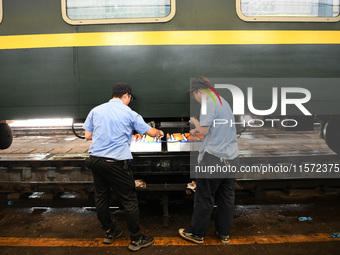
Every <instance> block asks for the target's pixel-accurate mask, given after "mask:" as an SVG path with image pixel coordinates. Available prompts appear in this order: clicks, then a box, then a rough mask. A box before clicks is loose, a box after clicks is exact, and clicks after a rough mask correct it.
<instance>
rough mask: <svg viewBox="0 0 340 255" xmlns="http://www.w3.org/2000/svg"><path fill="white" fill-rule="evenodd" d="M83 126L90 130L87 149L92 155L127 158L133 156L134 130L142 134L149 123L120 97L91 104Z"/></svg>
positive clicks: (117, 158) (147, 128)
mask: <svg viewBox="0 0 340 255" xmlns="http://www.w3.org/2000/svg"><path fill="white" fill-rule="evenodd" d="M83 128H84V129H85V130H87V131H90V132H93V135H92V145H91V147H90V149H89V153H90V154H91V155H92V156H96V157H104V158H112V159H115V160H126V159H132V154H131V151H130V144H131V138H132V134H133V130H136V131H137V132H138V133H139V134H144V133H146V132H147V131H148V130H149V129H150V128H151V127H150V126H149V125H148V124H146V123H145V121H144V120H143V118H142V116H140V115H139V114H138V113H136V112H135V111H133V110H131V108H130V107H128V106H127V105H125V104H124V103H123V101H122V100H120V99H116V98H114V99H111V100H110V101H109V102H107V103H104V104H101V105H99V106H97V107H95V108H93V109H92V110H91V111H90V113H89V115H88V116H87V118H86V120H85V123H84V125H83Z"/></svg>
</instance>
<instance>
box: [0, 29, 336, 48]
mask: <svg viewBox="0 0 340 255" xmlns="http://www.w3.org/2000/svg"><path fill="white" fill-rule="evenodd" d="M247 44H340V31H287V30H275V31H268V30H256V31H254V30H235V31H231V30H229V31H225V30H223V31H213V30H211V31H143V32H140V31H139V32H96V33H62V34H34V35H10V36H0V49H3V50H4V49H29V48H56V47H57V48H58V47H90V46H132V45H135V46H137V45H140V46H142V45H247Z"/></svg>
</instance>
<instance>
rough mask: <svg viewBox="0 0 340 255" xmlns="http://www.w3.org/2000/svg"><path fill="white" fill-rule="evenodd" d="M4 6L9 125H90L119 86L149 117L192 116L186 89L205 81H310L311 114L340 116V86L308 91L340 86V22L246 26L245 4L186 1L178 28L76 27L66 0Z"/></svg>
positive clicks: (2, 99) (1, 99)
mask: <svg viewBox="0 0 340 255" xmlns="http://www.w3.org/2000/svg"><path fill="white" fill-rule="evenodd" d="M0 4H1V1H0ZM2 7H3V19H2V22H1V23H0V66H1V68H0V77H1V80H0V87H1V91H0V107H1V108H0V119H1V120H7V119H18V118H38V117H40V118H43V117H51V116H54V117H72V118H75V119H84V118H85V117H86V115H87V113H88V112H89V110H90V109H91V108H93V107H94V106H95V105H98V104H101V103H103V102H105V101H108V100H109V98H110V96H111V87H112V85H113V84H114V82H118V81H124V82H127V83H130V84H131V85H132V87H133V90H134V92H135V94H136V96H137V98H138V100H136V101H134V102H132V103H131V108H133V109H134V110H136V111H137V112H139V113H140V114H141V115H143V116H144V117H146V118H148V119H153V118H163V119H171V118H183V117H189V116H190V102H189V101H190V100H189V95H188V94H185V93H184V91H185V90H187V89H188V87H189V83H190V78H193V77H196V76H200V75H204V76H206V77H209V78H233V79H234V78H240V79H241V78H268V79H271V78H275V79H277V78H282V79H286V78H301V79H305V80H304V81H303V82H302V83H301V84H303V86H304V88H306V89H308V90H310V91H311V93H312V99H311V102H310V104H309V106H308V107H310V109H312V111H311V113H312V114H313V115H332V116H333V115H339V109H340V104H339V100H338V98H337V96H336V95H339V94H340V93H339V92H340V87H339V86H336V82H337V81H336V80H333V81H332V82H330V83H329V84H320V86H319V85H318V84H317V83H315V82H314V83H310V84H309V83H308V81H309V80H308V79H310V78H325V80H320V82H326V81H329V80H326V79H329V78H332V79H339V78H340V58H339V57H338V56H340V23H339V22H245V21H243V20H241V19H240V18H239V17H238V16H237V13H236V1H222V0H214V1H203V0H190V1H189V0H186V1H176V14H175V16H174V18H173V19H171V20H170V21H168V22H159V23H129V24H93V25H70V24H67V23H66V22H65V21H64V20H63V18H62V14H61V13H62V10H61V1H60V0H51V1H43V0H31V1H19V0H18V1H10V0H3V1H2ZM246 86H248V85H246ZM246 86H243V87H242V85H240V88H241V89H242V90H243V91H244V93H245V94H246V90H247V87H246ZM273 86H276V85H273ZM280 86H286V84H284V85H278V86H277V87H280ZM288 86H289V85H288ZM294 86H295V87H296V86H299V84H294ZM262 90H263V91H262ZM269 94H270V91H269ZM267 95H268V88H267V87H266V86H262V87H261V86H258V87H257V88H254V105H257V107H259V108H260V107H267V105H270V104H271V102H272V97H268V96H267ZM228 96H229V97H230V94H229V95H226V97H228ZM228 99H229V98H228ZM275 113H276V112H275ZM289 113H290V114H293V115H296V114H300V115H301V112H300V111H297V109H296V108H295V109H292V110H291V112H289Z"/></svg>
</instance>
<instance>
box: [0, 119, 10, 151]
mask: <svg viewBox="0 0 340 255" xmlns="http://www.w3.org/2000/svg"><path fill="white" fill-rule="evenodd" d="M12 141H13V133H12V129H11V127H10V126H9V125H8V124H7V123H0V150H4V149H7V148H8V147H9V146H11V144H12Z"/></svg>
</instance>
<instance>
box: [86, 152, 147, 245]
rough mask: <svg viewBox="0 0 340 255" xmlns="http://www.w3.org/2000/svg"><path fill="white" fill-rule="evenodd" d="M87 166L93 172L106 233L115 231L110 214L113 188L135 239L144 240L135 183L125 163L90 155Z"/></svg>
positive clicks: (97, 207)
mask: <svg viewBox="0 0 340 255" xmlns="http://www.w3.org/2000/svg"><path fill="white" fill-rule="evenodd" d="M86 166H87V167H88V168H90V169H92V174H93V180H94V187H95V202H96V209H97V216H98V219H99V221H100V223H101V225H102V228H103V230H105V231H107V230H109V229H112V230H114V229H115V223H114V222H113V221H112V219H111V215H110V210H109V206H110V188H112V190H113V191H114V192H115V194H116V196H117V198H118V200H119V202H120V204H121V205H122V207H123V208H124V210H125V212H126V222H127V226H128V230H129V233H130V237H131V239H132V240H135V239H138V238H139V237H140V235H141V234H140V228H139V208H138V200H137V192H136V187H135V180H134V178H133V175H132V173H131V171H130V170H129V169H128V167H127V164H125V162H124V161H113V160H110V159H106V158H98V157H93V156H90V157H89V158H88V159H87V160H86Z"/></svg>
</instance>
